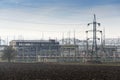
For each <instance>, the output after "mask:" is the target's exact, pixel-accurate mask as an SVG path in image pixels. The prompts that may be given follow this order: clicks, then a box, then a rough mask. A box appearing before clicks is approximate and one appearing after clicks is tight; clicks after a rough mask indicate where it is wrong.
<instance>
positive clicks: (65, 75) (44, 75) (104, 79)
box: [0, 63, 120, 80]
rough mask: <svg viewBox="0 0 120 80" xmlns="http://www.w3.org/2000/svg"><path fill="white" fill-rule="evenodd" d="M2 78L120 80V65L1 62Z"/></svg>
mask: <svg viewBox="0 0 120 80" xmlns="http://www.w3.org/2000/svg"><path fill="white" fill-rule="evenodd" d="M0 80H120V66H110V65H109V66H108V65H79V64H77V65H76V64H53V63H0Z"/></svg>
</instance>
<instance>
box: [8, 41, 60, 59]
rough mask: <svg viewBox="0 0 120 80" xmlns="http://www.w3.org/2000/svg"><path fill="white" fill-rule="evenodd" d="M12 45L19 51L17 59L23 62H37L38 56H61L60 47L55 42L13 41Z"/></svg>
mask: <svg viewBox="0 0 120 80" xmlns="http://www.w3.org/2000/svg"><path fill="white" fill-rule="evenodd" d="M10 45H11V46H12V47H13V48H14V49H16V50H17V52H18V55H17V59H21V60H36V59H37V57H38V56H58V55H60V51H59V50H60V45H59V42H57V41H55V40H12V41H11V42H10Z"/></svg>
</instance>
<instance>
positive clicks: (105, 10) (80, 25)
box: [0, 0, 120, 39]
mask: <svg viewBox="0 0 120 80" xmlns="http://www.w3.org/2000/svg"><path fill="white" fill-rule="evenodd" d="M93 14H96V16H97V21H98V22H100V23H101V26H100V27H98V28H99V29H103V28H105V32H106V37H113V38H115V37H120V34H119V33H120V0H0V36H1V38H2V39H6V38H7V36H8V38H10V39H22V38H23V37H22V36H24V39H41V38H44V39H48V38H59V39H60V38H62V35H63V34H64V36H65V37H67V36H68V35H69V34H68V33H70V36H71V37H73V32H74V30H75V31H76V37H77V38H79V39H85V30H88V29H92V26H89V27H87V23H89V22H92V21H93Z"/></svg>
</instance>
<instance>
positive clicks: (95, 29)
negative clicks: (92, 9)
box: [88, 14, 100, 60]
mask: <svg viewBox="0 0 120 80" xmlns="http://www.w3.org/2000/svg"><path fill="white" fill-rule="evenodd" d="M90 24H92V25H93V30H92V32H93V38H92V39H93V42H92V51H91V59H93V57H96V60H97V57H98V56H97V39H98V38H97V31H99V30H97V25H98V26H100V23H97V22H96V15H95V14H94V19H93V22H92V23H88V26H89V25H90Z"/></svg>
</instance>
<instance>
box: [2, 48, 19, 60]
mask: <svg viewBox="0 0 120 80" xmlns="http://www.w3.org/2000/svg"><path fill="white" fill-rule="evenodd" d="M16 55H17V51H16V50H15V49H13V48H12V46H7V47H5V49H4V50H3V55H2V59H4V60H5V59H6V60H8V62H11V60H12V59H14V58H15V56H16Z"/></svg>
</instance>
